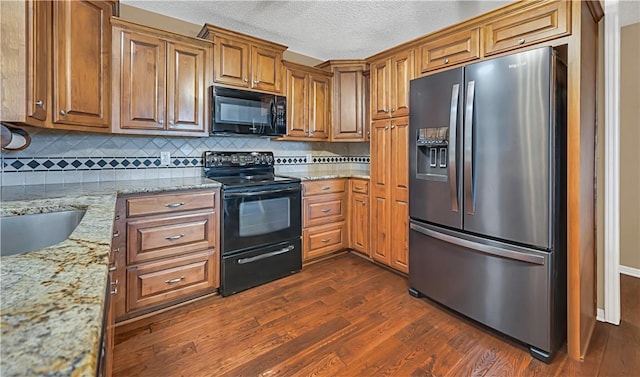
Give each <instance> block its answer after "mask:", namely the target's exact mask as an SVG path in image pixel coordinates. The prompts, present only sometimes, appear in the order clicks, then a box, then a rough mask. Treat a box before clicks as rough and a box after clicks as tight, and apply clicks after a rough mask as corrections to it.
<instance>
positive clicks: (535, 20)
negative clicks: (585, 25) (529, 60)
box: [484, 1, 571, 55]
mask: <svg viewBox="0 0 640 377" xmlns="http://www.w3.org/2000/svg"><path fill="white" fill-rule="evenodd" d="M570 7H571V2H570V1H557V2H556V1H554V2H545V3H542V4H538V5H535V6H532V7H528V8H525V9H522V10H520V11H518V12H515V13H512V14H509V15H507V16H505V17H501V18H499V19H497V20H495V21H493V22H491V23H489V24H487V25H486V26H485V32H484V51H485V55H491V54H496V53H499V52H502V51H507V50H510V49H513V48H516V47H520V46H527V45H530V44H533V43H538V42H541V41H543V40H549V39H553V38H558V37H561V36H564V35H568V34H570V31H571V21H570V19H569V17H570V16H571V12H570Z"/></svg>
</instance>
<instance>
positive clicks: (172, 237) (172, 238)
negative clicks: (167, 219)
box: [164, 234, 184, 241]
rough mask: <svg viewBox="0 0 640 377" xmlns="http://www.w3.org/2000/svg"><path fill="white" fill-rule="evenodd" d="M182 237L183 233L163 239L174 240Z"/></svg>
mask: <svg viewBox="0 0 640 377" xmlns="http://www.w3.org/2000/svg"><path fill="white" fill-rule="evenodd" d="M182 237H184V234H178V235H177V236H171V237H165V238H164V239H165V240H167V241H175V240H179V239H180V238H182Z"/></svg>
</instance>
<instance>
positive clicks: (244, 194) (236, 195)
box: [224, 187, 301, 199]
mask: <svg viewBox="0 0 640 377" xmlns="http://www.w3.org/2000/svg"><path fill="white" fill-rule="evenodd" d="M295 191H301V189H300V187H291V188H286V189H280V190H263V191H252V192H232V193H224V198H225V199H226V198H243V197H247V196H258V195H264V194H277V193H281V192H295Z"/></svg>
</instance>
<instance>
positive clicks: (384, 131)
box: [371, 120, 391, 195]
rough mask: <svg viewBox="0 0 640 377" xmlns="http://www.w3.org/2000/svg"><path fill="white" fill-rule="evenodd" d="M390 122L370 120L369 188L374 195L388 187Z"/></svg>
mask: <svg viewBox="0 0 640 377" xmlns="http://www.w3.org/2000/svg"><path fill="white" fill-rule="evenodd" d="M389 127H390V122H389V121H388V120H379V121H373V122H371V190H372V192H373V193H374V194H375V195H381V194H382V193H386V192H387V191H388V189H389V186H390V182H389V172H390V169H389V161H390V160H391V155H390V154H391V132H389Z"/></svg>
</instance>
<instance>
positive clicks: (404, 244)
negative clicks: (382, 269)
mask: <svg viewBox="0 0 640 377" xmlns="http://www.w3.org/2000/svg"><path fill="white" fill-rule="evenodd" d="M392 206H393V208H392V210H391V223H390V224H391V225H390V227H391V248H390V261H391V267H392V268H394V269H396V270H398V271H402V272H404V273H409V203H407V202H406V201H402V200H398V199H394V201H393V203H392Z"/></svg>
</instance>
